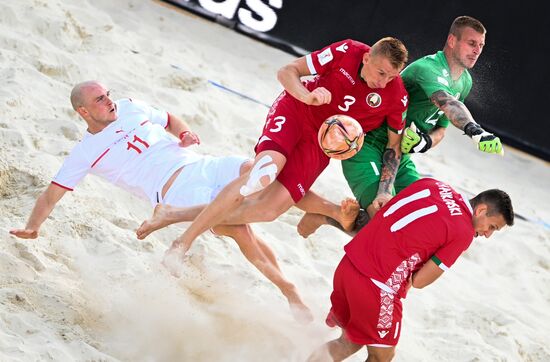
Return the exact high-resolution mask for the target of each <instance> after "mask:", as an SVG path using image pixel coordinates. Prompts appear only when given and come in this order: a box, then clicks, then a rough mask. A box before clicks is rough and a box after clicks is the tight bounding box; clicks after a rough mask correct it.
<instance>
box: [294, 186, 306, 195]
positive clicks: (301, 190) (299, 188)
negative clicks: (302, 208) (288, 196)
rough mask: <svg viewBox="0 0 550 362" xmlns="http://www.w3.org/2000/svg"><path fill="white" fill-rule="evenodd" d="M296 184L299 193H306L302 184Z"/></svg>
mask: <svg viewBox="0 0 550 362" xmlns="http://www.w3.org/2000/svg"><path fill="white" fill-rule="evenodd" d="M296 186H297V187H298V191H300V194H302V196H304V195H305V194H306V190H304V186H302V184H297V185H296Z"/></svg>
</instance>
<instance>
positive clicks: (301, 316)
mask: <svg viewBox="0 0 550 362" xmlns="http://www.w3.org/2000/svg"><path fill="white" fill-rule="evenodd" d="M288 305H289V306H290V312H291V313H292V316H293V317H294V319H295V320H296V321H297V322H298V323H300V324H308V323H311V322H313V313H311V310H310V309H309V308H308V307H307V305H305V304H304V303H303V302H302V301H300V303H289V304H288Z"/></svg>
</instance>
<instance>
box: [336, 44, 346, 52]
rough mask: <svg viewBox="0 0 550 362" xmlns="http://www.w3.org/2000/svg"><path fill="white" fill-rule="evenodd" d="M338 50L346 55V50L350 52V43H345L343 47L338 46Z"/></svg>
mask: <svg viewBox="0 0 550 362" xmlns="http://www.w3.org/2000/svg"><path fill="white" fill-rule="evenodd" d="M336 50H338V51H339V52H342V53H345V52H346V50H348V43H344V44H342V45H339V46H337V47H336Z"/></svg>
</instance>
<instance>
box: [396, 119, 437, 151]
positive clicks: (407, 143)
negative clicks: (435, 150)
mask: <svg viewBox="0 0 550 362" xmlns="http://www.w3.org/2000/svg"><path fill="white" fill-rule="evenodd" d="M431 147H432V139H431V137H430V136H429V135H428V134H427V133H424V132H422V131H420V130H418V129H416V126H415V124H414V123H411V125H410V126H409V127H407V128H405V131H404V132H403V138H402V139H401V152H403V153H415V152H416V153H424V152H426V151H427V150H429V149H430V148H431Z"/></svg>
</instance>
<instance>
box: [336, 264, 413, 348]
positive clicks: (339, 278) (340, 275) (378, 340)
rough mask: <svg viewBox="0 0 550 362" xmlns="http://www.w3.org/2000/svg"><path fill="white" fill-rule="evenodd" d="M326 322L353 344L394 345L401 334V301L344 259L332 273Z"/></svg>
mask: <svg viewBox="0 0 550 362" xmlns="http://www.w3.org/2000/svg"><path fill="white" fill-rule="evenodd" d="M330 301H331V302H332V308H331V309H330V312H329V314H328V316H327V320H326V323H327V325H329V326H330V327H334V326H339V327H341V328H342V329H343V330H344V333H345V334H346V337H347V338H348V339H349V340H350V341H352V342H353V343H356V344H362V345H369V346H379V347H383V346H395V345H397V342H398V341H399V336H400V334H401V329H400V326H401V317H402V310H403V308H402V305H401V299H400V298H399V296H397V295H395V294H391V293H388V292H385V291H383V290H382V289H380V288H378V287H377V286H376V285H375V284H374V283H373V282H372V280H371V279H370V278H369V277H366V276H365V275H363V274H361V273H360V272H359V270H357V269H356V268H355V266H353V264H352V263H351V261H350V260H349V258H348V257H347V256H344V258H343V259H342V261H340V264H339V265H338V268H336V272H335V273H334V290H333V291H332V294H331V296H330Z"/></svg>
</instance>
